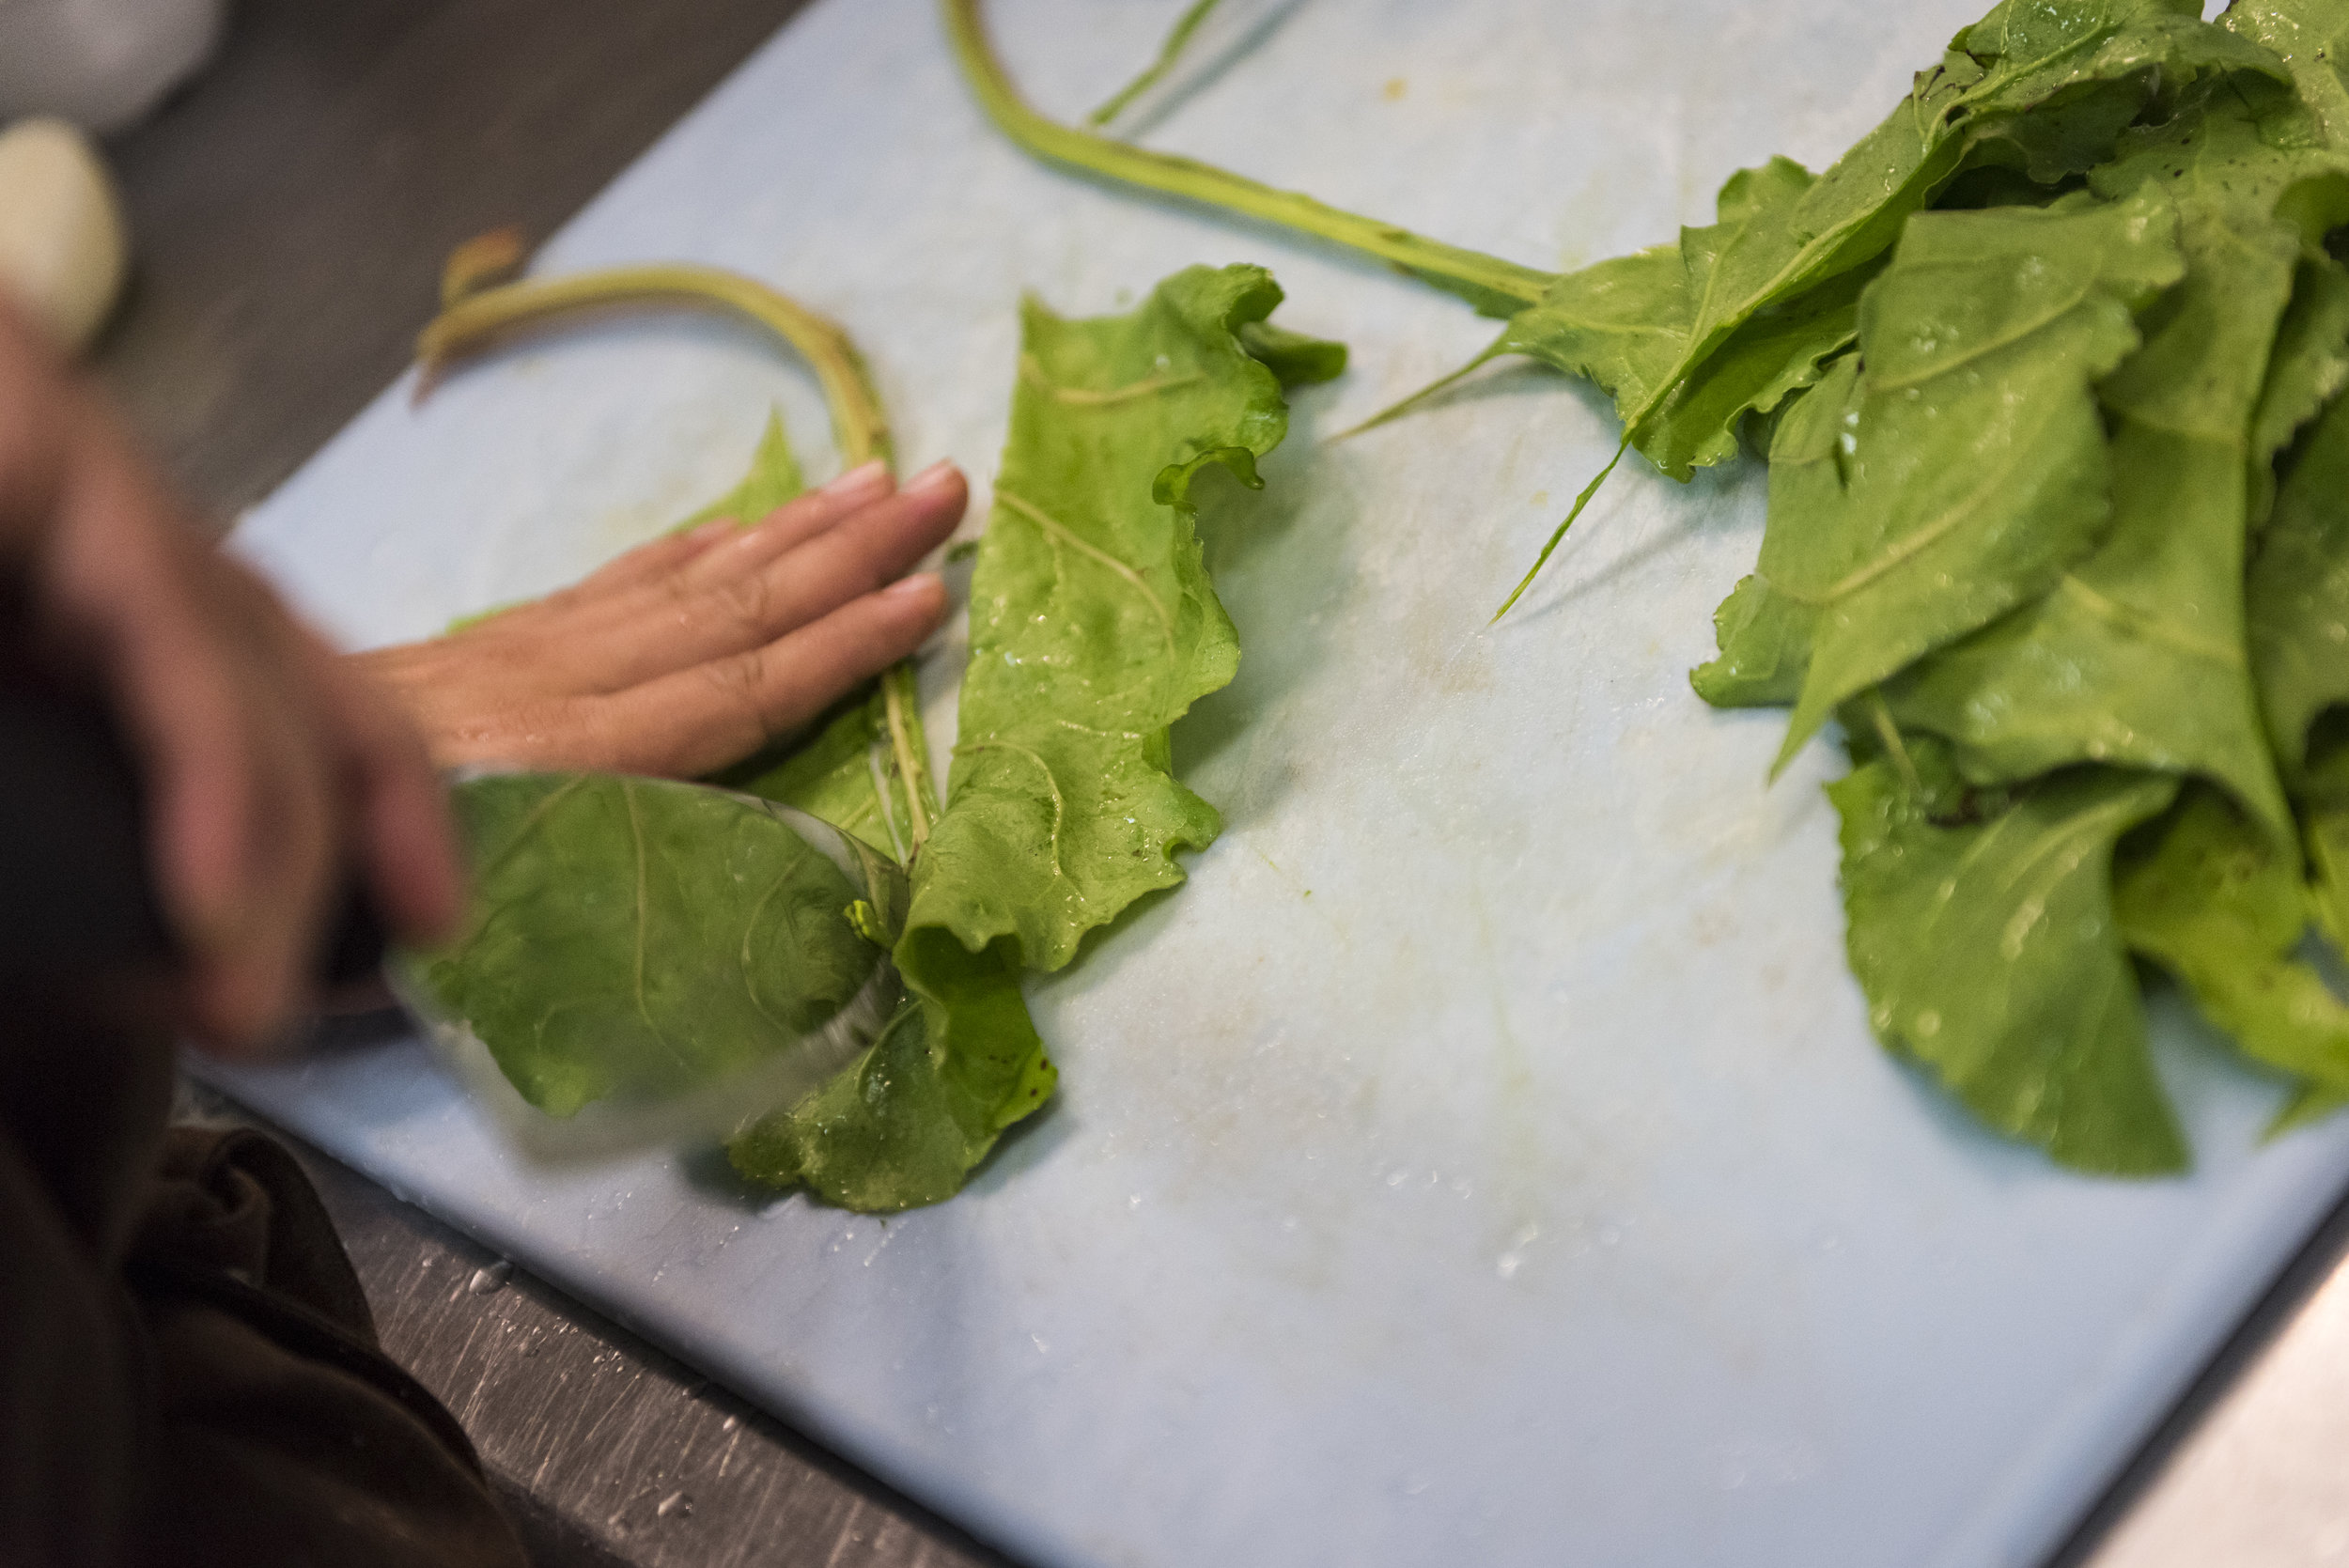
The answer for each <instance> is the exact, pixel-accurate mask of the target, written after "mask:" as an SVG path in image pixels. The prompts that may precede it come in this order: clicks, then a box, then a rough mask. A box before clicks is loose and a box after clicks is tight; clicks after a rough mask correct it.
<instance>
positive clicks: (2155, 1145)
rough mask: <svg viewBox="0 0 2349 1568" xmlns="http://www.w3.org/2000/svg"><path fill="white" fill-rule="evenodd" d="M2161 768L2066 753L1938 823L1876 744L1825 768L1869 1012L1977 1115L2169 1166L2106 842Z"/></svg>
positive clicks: (2134, 815)
mask: <svg viewBox="0 0 2349 1568" xmlns="http://www.w3.org/2000/svg"><path fill="white" fill-rule="evenodd" d="M2176 793H2177V783H2176V781H2175V780H2171V779H2161V778H2147V777H2145V776H2143V775H2134V774H2128V773H2122V772H2117V771H2113V770H2110V769H2106V768H2080V769H2075V770H2073V771H2071V772H2068V773H2065V774H2061V775H2059V776H2058V777H2056V778H2053V779H2050V780H2048V781H2046V783H2045V784H2042V785H2041V786H2039V787H2038V788H2037V789H2035V790H2033V791H2032V792H2030V794H2029V795H2028V796H2026V797H2025V798H2024V799H2022V800H2020V801H2018V802H2017V803H2015V804H2014V805H2013V806H2011V807H2009V808H2008V809H2007V810H2006V811H2005V812H2003V813H2002V814H2001V815H1997V816H1995V817H1993V818H1991V819H1990V820H1988V821H1983V822H1978V823H1971V824H1968V825H1963V826H1952V827H1941V826H1937V825H1936V824H1935V823H1933V822H1932V821H1930V820H1929V819H1928V818H1927V817H1926V816H1925V815H1924V811H1923V808H1922V804H1921V802H1920V801H1919V800H1917V798H1916V797H1915V796H1914V795H1913V794H1911V793H1910V791H1909V790H1908V788H1907V787H1906V785H1905V784H1903V783H1902V781H1901V777H1900V774H1899V771H1898V770H1897V769H1896V768H1895V767H1894V766H1893V764H1892V763H1891V762H1890V761H1887V760H1881V759H1879V760H1876V761H1872V762H1869V763H1867V764H1865V765H1864V766H1862V767H1859V768H1856V769H1854V771H1853V772H1852V774H1851V775H1850V777H1848V778H1846V779H1844V780H1843V781H1842V782H1840V783H1838V784H1831V785H1829V786H1828V796H1829V798H1830V799H1832V800H1834V802H1835V806H1836V809H1837V811H1838V812H1840V813H1841V814H1842V815H1843V904H1844V910H1845V913H1846V916H1847V918H1848V922H1849V926H1848V934H1847V940H1848V944H1849V949H1850V955H1851V967H1852V973H1853V974H1854V975H1855V976H1857V977H1858V979H1859V984H1860V986H1861V988H1862V989H1863V990H1864V991H1865V992H1866V993H1867V998H1868V1015H1869V1021H1870V1022H1871V1024H1872V1025H1873V1026H1874V1027H1875V1032H1876V1035H1877V1037H1878V1038H1879V1039H1881V1040H1882V1041H1883V1042H1884V1044H1885V1045H1886V1046H1887V1047H1889V1048H1891V1049H1892V1050H1894V1051H1897V1052H1899V1053H1901V1054H1903V1055H1906V1056H1908V1057H1911V1058H1913V1059H1914V1060H1916V1061H1917V1062H1919V1063H1922V1064H1923V1065H1924V1066H1926V1067H1928V1068H1929V1069H1931V1070H1932V1072H1933V1073H1934V1074H1935V1075H1936V1076H1937V1078H1939V1079H1940V1080H1941V1081H1942V1083H1943V1084H1945V1085H1946V1086H1947V1087H1948V1088H1949V1090H1950V1091H1951V1093H1952V1094H1955V1095H1957V1096H1958V1098H1959V1099H1961V1100H1963V1101H1964V1102H1965V1103H1966V1105H1967V1106H1968V1108H1969V1109H1970V1110H1973V1112H1974V1113H1975V1114H1976V1115H1978V1116H1980V1117H1981V1118H1982V1119H1983V1121H1985V1122H1987V1123H1988V1124H1990V1126H1993V1127H1996V1128H1999V1130H2001V1131H2004V1132H2007V1133H2010V1134H2012V1135H2014V1136H2015V1137H2017V1138H2020V1139H2023V1140H2026V1141H2030V1142H2032V1143H2035V1144H2038V1145H2039V1146H2040V1147H2042V1148H2044V1149H2046V1151H2047V1152H2048V1154H2050V1155H2051V1156H2053V1157H2055V1158H2056V1159H2057V1160H2058V1161H2060V1162H2061V1163H2062V1164H2064V1165H2068V1166H2071V1167H2073V1168H2074V1169H2077V1170H2081V1171H2090V1172H2100V1173H2104V1174H2108V1175H2124V1176H2149V1175H2160V1174H2164V1173H2167V1172H2176V1171H2182V1170H2184V1169H2185V1168H2186V1141H2185V1139H2184V1137H2183V1136H2182V1135H2181V1133H2180V1132H2179V1130H2178V1125H2177V1120H2176V1118H2175V1116H2174V1115H2173V1114H2172V1113H2171V1111H2170V1103H2169V1098H2168V1095H2167V1094H2165V1093H2164V1092H2163V1089H2162V1086H2161V1081H2160V1079H2159V1078H2158V1077H2157V1076H2156V1075H2155V1071H2154V1064H2153V1059H2152V1057H2151V1055H2150V1054H2149V1052H2148V1051H2147V1049H2146V1043H2145V1017H2144V1010H2143V1007H2142V1006H2141V1004H2140V1003H2139V1000H2138V991H2137V977H2136V975H2135V973H2134V972H2132V970H2131V969H2130V966H2129V958H2128V955H2127V953H2126V952H2125V951H2124V950H2123V946H2122V942H2121V937H2120V933H2119V930H2118V927H2117V926H2116V924H2115V922H2114V919H2113V912H2112V854H2113V846H2114V845H2115V844H2116V843H2117V842H2118V841H2119V840H2120V838H2121V836H2122V835H2123V833H2126V832H2127V831H2129V830H2130V829H2132V828H2134V827H2136V826H2137V825H2138V824H2139V823H2141V822H2144V821H2146V820H2148V819H2150V818H2152V817H2154V816H2156V815H2160V813H2161V812H2162V810H2163V809H2164V808H2166V807H2167V806H2168V805H2169V804H2170V800H2171V799H2172V798H2173V797H2174V796H2175V795H2176Z"/></svg>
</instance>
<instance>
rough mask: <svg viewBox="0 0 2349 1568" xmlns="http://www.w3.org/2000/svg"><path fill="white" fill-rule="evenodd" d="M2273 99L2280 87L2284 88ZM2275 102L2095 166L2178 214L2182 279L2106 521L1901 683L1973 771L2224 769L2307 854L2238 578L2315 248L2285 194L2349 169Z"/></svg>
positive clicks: (2119, 459)
mask: <svg viewBox="0 0 2349 1568" xmlns="http://www.w3.org/2000/svg"><path fill="white" fill-rule="evenodd" d="M2278 96H2279V97H2280V95H2278ZM2273 128H2274V116H2273V115H2272V113H2267V112H2259V111H2255V110H2253V109H2252V108H2250V107H2248V105H2247V102H2246V97H2245V94H2244V93H2243V91H2242V90H2241V89H2240V88H2238V87H2237V86H2236V85H2234V84H2221V85H2220V86H2219V89H2218V90H2217V91H2216V92H2212V93H2210V94H2208V96H2207V98H2206V99H2205V100H2204V101H2200V102H2196V103H2192V104H2190V105H2189V106H2187V107H2186V108H2184V109H2181V111H2180V112H2179V113H2177V114H2176V115H2174V116H2172V117H2171V118H2170V120H2168V121H2167V122H2165V123H2164V124H2162V125H2160V126H2158V127H2155V128H2153V129H2151V130H2149V131H2147V132H2141V133H2132V135H2131V136H2130V137H2129V138H2127V139H2126V140H2125V141H2124V143H2123V156H2122V158H2121V159H2120V160H2119V161H2117V162H2116V163H2112V164H2110V165H2108V166H2107V167H2105V168H2103V169H2100V170H2098V171H2097V173H2096V176H2095V181H2094V183H2095V185H2096V187H2097V189H2099V190H2100V191H2104V192H2106V193H2108V194H2114V195H2126V194H2129V193H2132V192H2149V193H2150V192H2158V193H2160V194H2161V195H2162V196H2163V197H2164V198H2166V199H2167V200H2169V201H2170V203H2171V204H2172V205H2173V206H2174V207H2175V209H2176V210H2177V213H2178V238H2179V246H2180V249H2181V251H2182V252H2183V254H2184V256H2185V257H2186V277H2185V279H2184V281H2183V282H2182V283H2181V284H2180V285H2179V286H2178V287H2176V288H2175V289H2173V290H2172V291H2171V292H2170V294H2169V295H2168V296H2167V297H2166V298H2165V299H2164V300H2163V302H2162V304H2161V306H2160V309H2159V311H2158V312H2157V319H2156V321H2155V325H2154V327H2153V329H2152V330H2151V332H2150V333H2149V334H2148V336H2147V338H2146V341H2145V344H2144V347H2143V348H2142V349H2140V350H2139V352H2137V353H2136V354H2135V355H2133V356H2132V357H2131V358H2130V359H2129V361H2128V363H2127V364H2125V365H2123V366H2122V367H2121V368H2120V369H2119V370H2118V371H2117V372H2116V373H2115V374H2114V375H2113V376H2112V377H2111V378H2110V379H2109V380H2107V381H2106V383H2105V384H2104V387H2103V389H2102V396H2103V402H2104V405H2105V407H2106V409H2107V411H2108V413H2109V415H2110V417H2111V420H2112V426H2113V431H2112V524H2111V530H2110V532H2109V534H2108V536H2106V538H2105V540H2104V541H2103V543H2102V544H2101V545H2100V546H2099V547H2098V548H2097V550H2096V551H2095V552H2094V553H2093V554H2092V555H2091V556H2090V557H2088V558H2087V559H2086V560H2084V561H2081V562H2079V563H2077V564H2076V565H2074V566H2072V567H2070V568H2069V569H2068V570H2066V571H2065V572H2064V573H2063V574H2062V576H2061V581H2060V582H2058V583H2057V584H2056V586H2055V591H2054V592H2052V593H2049V594H2046V596H2045V597H2044V598H2039V599H2037V600H2036V601H2035V602H2032V603H2030V604H2029V605H2028V606H2026V607H2024V608H2023V609H2021V610H2018V611H2017V612H2016V613H2014V614H2012V615H2009V616H2007V617H2006V618H2005V619H2003V620H2001V621H1999V623H1998V624H1997V625H1995V626H1992V627H1990V628H1988V629H1985V630H1983V632H1982V633H1981V634H1979V635H1978V636H1975V637H1972V638H1970V639H1968V641H1966V642H1965V643H1963V644H1959V645H1957V646H1955V647H1952V648H1951V649H1949V650H1947V651H1946V652H1945V653H1943V654H1941V655H1940V656H1939V657H1937V658H1935V659H1933V660H1928V661H1927V662H1925V663H1923V664H1921V665H1920V666H1918V667H1916V668H1914V669H1913V670H1911V671H1910V672H1908V673H1907V674H1906V675H1904V676H1903V677H1902V678H1901V679H1899V680H1898V681H1896V682H1894V683H1892V685H1890V687H1888V689H1887V692H1886V695H1887V699H1888V700H1889V701H1890V705H1891V707H1892V711H1893V712H1894V714H1895V715H1896V716H1897V717H1898V718H1899V720H1900V722H1901V723H1902V724H1903V726H1904V727H1914V728H1922V729H1927V730H1931V731H1934V732H1936V733H1938V734H1940V735H1943V736H1946V737H1949V738H1950V739H1952V741H1953V742H1955V743H1956V744H1957V747H1958V753H1959V763H1960V766H1961V768H1964V769H1965V771H1966V772H1967V773H1968V776H1970V777H1973V778H1976V779H1984V780H1987V779H1999V780H2011V779H2020V778H2028V777H2030V776H2031V775H2033V774H2036V773H2041V772H2045V771H2046V770H2047V769H2049V768H2057V767H2061V766H2063V765H2065V764H2068V763H2073V762H2079V761H2086V760H2098V761H2107V762H2111V763H2114V764H2116V765H2122V766H2132V767H2139V768H2149V769H2153V770H2156V771H2166V772H2186V773H2198V774H2201V775H2202V776H2203V777H2206V778H2209V779H2212V780H2214V781H2215V782H2217V783H2218V784H2221V785H2222V786H2224V787H2225V788H2227V789H2228V790H2229V791H2230V792H2232V794H2233V795H2234V797H2235V799H2236V800H2238V801H2240V802H2241V803H2242V804H2243V805H2244V806H2245V808H2246V809H2248V811H2250V812H2251V813H2252V814H2253V815H2255V816H2256V817H2257V819H2258V820H2259V821H2260V822H2261V824H2262V825H2263V827H2264V828H2265V829H2266V830H2267V831H2268V832H2269V834H2270V835H2271V837H2272V839H2273V841H2274V843H2275V844H2276V845H2277V846H2278V847H2279V849H2281V850H2282V851H2284V852H2285V853H2286V854H2287V855H2291V854H2293V853H2295V851H2294V847H2293V846H2294V844H2295V838H2296V834H2295V830H2294V828H2293V825H2292V816H2291V812H2290V809H2289V807H2287V806H2286V804H2285V802H2284V798H2283V793H2282V790H2281V787H2280V786H2279V784H2278V782H2277V779H2276V775H2275V770H2274V768H2272V767H2271V765H2270V763H2269V760H2268V756H2267V749H2266V747H2265V745H2264V743H2263V734H2262V729H2261V723H2260V719H2259V713H2258V706H2257V703H2256V700H2255V697H2254V693H2253V691H2252V686H2251V680H2250V676H2249V670H2248V658H2247V655H2246V652H2245V630H2244V611H2243V602H2242V599H2241V597H2240V596H2239V595H2238V594H2236V593H2233V592H2230V591H2224V590H2220V591H2214V588H2213V584H2232V583H2235V582H2240V581H2242V577H2243V569H2244V566H2243V563H2244V553H2245V540H2246V536H2247V532H2248V485H2247V482H2246V479H2245V475H2246V474H2247V472H2248V468H2249V466H2250V464H2251V461H2252V458H2251V453H2252V442H2253V440H2254V432H2253V424H2254V420H2255V418H2256V416H2257V413H2258V411H2259V408H2260V405H2261V402H2262V400H2263V394H2264V391H2265V386H2266V371H2267V366H2268V361H2269V349H2270V346H2271V345H2272V344H2273V343H2274V341H2275V339H2276V336H2277V333H2278V329H2279V321H2280V320H2281V318H2282V317H2283V315H2284V311H2285V306H2286V303H2287V301H2288V300H2289V298H2290V297H2291V293H2292V287H2293V279H2294V275H2295V267H2296V264H2297V262H2298V259H2299V257H2300V255H2301V252H2302V247H2303V243H2304V239H2308V240H2312V239H2313V238H2314V236H2306V237H2304V235H2303V233H2302V230H2301V229H2300V227H2299V225H2297V224H2296V223H2295V222H2294V221H2292V220H2291V219H2289V218H2286V217H2281V216H2279V211H2282V210H2297V209H2298V208H2300V207H2301V206H2303V205H2304V204H2303V203H2302V201H2301V200H2300V197H2299V193H2301V192H2303V191H2304V190H2305V189H2307V188H2308V187H2309V186H2310V184H2311V182H2318V183H2327V182H2329V183H2333V184H2339V183H2340V182H2341V172H2342V169H2343V167H2344V165H2342V164H2341V163H2340V162H2339V161H2338V160H2336V159H2334V158H2333V157H2332V156H2331V155H2330V154H2327V153H2324V152H2322V151H2316V150H2309V151H2286V150H2279V149H2278V148H2277V147H2274V146H2272V145H2271V143H2270V139H2269V132H2271V131H2272V130H2273Z"/></svg>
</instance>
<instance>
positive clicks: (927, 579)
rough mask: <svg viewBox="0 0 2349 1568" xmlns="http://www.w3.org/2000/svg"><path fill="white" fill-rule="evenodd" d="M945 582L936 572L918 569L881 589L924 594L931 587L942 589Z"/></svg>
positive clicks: (884, 591)
mask: <svg viewBox="0 0 2349 1568" xmlns="http://www.w3.org/2000/svg"><path fill="white" fill-rule="evenodd" d="M945 585H946V584H945V582H944V580H943V579H941V577H940V576H939V575H938V574H937V573H936V572H927V571H918V572H915V573H914V574H913V575H912V576H911V577H901V578H899V579H897V581H896V582H892V583H891V584H890V585H889V586H888V587H886V588H884V589H882V590H881V591H882V592H883V593H885V594H891V595H897V594H926V593H928V592H929V591H930V590H931V589H932V588H937V589H940V590H941V591H942V590H943V589H944V588H945Z"/></svg>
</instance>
